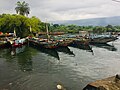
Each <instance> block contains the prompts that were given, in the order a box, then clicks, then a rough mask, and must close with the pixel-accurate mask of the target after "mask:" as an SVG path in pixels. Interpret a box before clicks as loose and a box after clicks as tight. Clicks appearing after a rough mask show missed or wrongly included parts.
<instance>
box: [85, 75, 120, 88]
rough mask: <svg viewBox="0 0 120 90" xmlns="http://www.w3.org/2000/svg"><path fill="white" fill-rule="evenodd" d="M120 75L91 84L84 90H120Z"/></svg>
mask: <svg viewBox="0 0 120 90" xmlns="http://www.w3.org/2000/svg"><path fill="white" fill-rule="evenodd" d="M119 89H120V75H116V76H112V77H108V78H105V79H102V80H97V81H95V82H91V83H89V84H88V85H87V86H86V87H85V88H83V90H119Z"/></svg>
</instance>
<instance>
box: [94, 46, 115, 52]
mask: <svg viewBox="0 0 120 90" xmlns="http://www.w3.org/2000/svg"><path fill="white" fill-rule="evenodd" d="M94 46H96V47H99V48H104V49H107V50H109V51H117V48H115V46H114V45H110V44H95V45H94Z"/></svg>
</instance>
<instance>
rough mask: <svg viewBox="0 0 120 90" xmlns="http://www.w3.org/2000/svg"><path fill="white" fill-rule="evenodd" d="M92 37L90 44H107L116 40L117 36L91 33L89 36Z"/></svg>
mask: <svg viewBox="0 0 120 90" xmlns="http://www.w3.org/2000/svg"><path fill="white" fill-rule="evenodd" d="M89 39H90V44H106V43H108V42H111V41H115V40H116V39H118V38H117V36H112V35H104V34H103V35H91V36H90V37H89Z"/></svg>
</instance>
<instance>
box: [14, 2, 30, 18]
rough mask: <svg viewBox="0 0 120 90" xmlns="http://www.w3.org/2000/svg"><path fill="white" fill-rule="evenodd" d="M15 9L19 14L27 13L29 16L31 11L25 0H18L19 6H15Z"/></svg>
mask: <svg viewBox="0 0 120 90" xmlns="http://www.w3.org/2000/svg"><path fill="white" fill-rule="evenodd" d="M15 10H16V13H17V14H20V15H23V16H24V15H25V14H26V16H28V14H29V12H30V8H29V4H28V3H25V1H23V2H20V1H18V2H17V7H16V8H15Z"/></svg>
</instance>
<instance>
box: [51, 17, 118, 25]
mask: <svg viewBox="0 0 120 90" xmlns="http://www.w3.org/2000/svg"><path fill="white" fill-rule="evenodd" d="M52 23H54V24H65V25H68V24H75V25H79V26H88V25H93V26H106V25H108V24H111V25H120V16H114V17H104V18H92V19H81V20H66V21H53V22H52Z"/></svg>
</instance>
